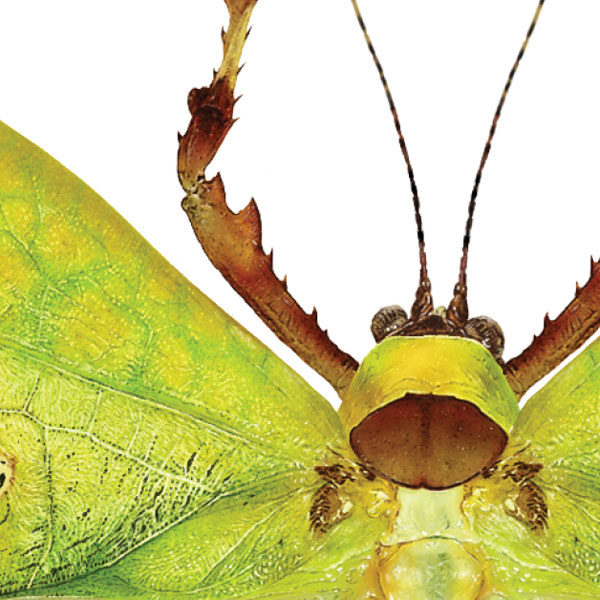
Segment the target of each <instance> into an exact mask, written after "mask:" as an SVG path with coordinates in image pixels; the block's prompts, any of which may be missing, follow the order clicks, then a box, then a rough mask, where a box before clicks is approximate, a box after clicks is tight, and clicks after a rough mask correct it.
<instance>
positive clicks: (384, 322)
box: [371, 304, 406, 343]
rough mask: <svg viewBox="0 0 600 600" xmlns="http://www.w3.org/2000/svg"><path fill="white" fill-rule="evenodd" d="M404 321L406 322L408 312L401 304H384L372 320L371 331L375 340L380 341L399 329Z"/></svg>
mask: <svg viewBox="0 0 600 600" xmlns="http://www.w3.org/2000/svg"><path fill="white" fill-rule="evenodd" d="M404 323H406V313H405V312H404V310H403V309H402V308H401V307H400V306H398V305H397V304H392V305H391V306H384V307H383V308H382V309H380V310H378V311H377V313H376V314H375V316H374V317H373V320H372V321H371V333H372V334H373V337H374V338H375V341H376V342H377V343H379V342H380V341H381V340H383V339H384V338H386V337H388V336H389V335H391V334H392V333H394V332H395V331H397V330H398V329H399V328H400V327H402V325H404Z"/></svg>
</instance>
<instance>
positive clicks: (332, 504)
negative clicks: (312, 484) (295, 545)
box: [309, 461, 375, 535]
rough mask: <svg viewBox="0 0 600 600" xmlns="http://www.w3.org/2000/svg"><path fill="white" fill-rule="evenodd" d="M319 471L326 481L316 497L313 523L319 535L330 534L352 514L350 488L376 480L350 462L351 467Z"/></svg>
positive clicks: (319, 468) (311, 514)
mask: <svg viewBox="0 0 600 600" xmlns="http://www.w3.org/2000/svg"><path fill="white" fill-rule="evenodd" d="M315 471H316V472H317V473H318V474H319V476H320V477H321V478H322V479H323V480H324V484H323V485H322V486H321V487H320V488H319V489H318V490H317V492H316V493H315V495H314V496H313V501H312V504H311V507H310V510H309V522H310V529H311V531H312V532H313V533H315V534H318V535H319V534H323V533H326V532H327V531H329V530H330V529H331V528H332V527H333V526H334V525H335V524H336V523H339V522H340V521H343V520H344V519H346V518H347V517H348V516H349V515H350V513H351V512H352V502H351V501H350V499H349V495H348V494H347V489H346V488H347V484H349V483H354V482H359V481H360V480H363V481H373V480H374V479H375V477H374V476H373V474H372V473H370V472H369V471H367V469H365V468H364V467H363V466H362V465H361V464H355V463H351V462H350V461H347V464H340V463H335V464H332V465H318V466H316V467H315Z"/></svg>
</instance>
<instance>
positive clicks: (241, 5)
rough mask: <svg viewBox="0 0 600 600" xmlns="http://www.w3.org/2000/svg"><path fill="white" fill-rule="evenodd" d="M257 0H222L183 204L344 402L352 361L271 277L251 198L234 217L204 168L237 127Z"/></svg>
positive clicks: (197, 99)
mask: <svg viewBox="0 0 600 600" xmlns="http://www.w3.org/2000/svg"><path fill="white" fill-rule="evenodd" d="M256 1H257V0H225V2H226V4H227V7H228V9H229V17H230V18H229V28H228V30H227V32H223V62H222V64H221V67H220V68H219V70H218V71H217V72H216V73H215V74H214V77H213V81H212V83H211V85H210V87H207V88H206V87H205V88H202V89H199V90H198V89H195V90H192V91H191V92H190V95H189V97H188V105H189V109H190V112H191V114H192V119H191V121H190V124H189V126H188V130H187V131H186V133H185V135H184V136H183V137H181V139H180V144H179V156H178V171H179V180H180V182H181V185H182V187H183V189H184V190H185V192H186V197H185V199H184V201H183V203H182V206H183V208H184V210H185V212H186V213H187V215H188V217H189V219H190V223H191V224H192V227H193V229H194V232H195V234H196V237H197V238H198V241H199V242H200V243H201V244H202V247H203V249H204V251H205V252H206V254H207V256H208V258H209V259H210V261H211V262H212V263H213V265H214V266H215V267H216V268H217V269H218V270H219V271H220V272H221V274H222V275H223V276H224V277H225V279H226V280H227V281H228V282H229V283H230V285H231V286H232V287H233V288H234V289H235V290H236V292H238V294H240V295H241V296H242V298H244V300H245V301H246V302H247V303H248V304H249V305H250V306H251V307H252V309H253V310H254V312H255V313H256V314H257V315H258V316H259V317H260V318H261V319H262V320H263V321H264V322H265V323H266V324H267V325H268V326H269V328H270V329H271V330H272V331H273V332H274V333H275V334H276V335H277V337H279V339H281V340H282V341H283V342H284V343H285V344H287V345H288V346H289V347H290V348H292V350H294V351H295V352H296V354H298V355H299V356H300V358H302V359H303V360H304V361H305V362H306V363H307V364H308V365H310V366H311V367H312V368H313V369H315V371H317V372H318V373H319V374H321V375H322V376H323V377H324V378H325V379H326V380H327V381H329V383H331V385H332V386H333V387H334V388H335V390H336V391H337V392H338V394H339V395H340V396H342V397H343V394H344V391H345V389H346V388H347V387H348V385H349V384H350V381H351V379H352V377H353V375H354V371H355V370H356V368H357V367H358V364H357V362H356V361H355V360H354V359H353V358H352V357H351V356H350V355H348V354H346V353H345V352H342V351H341V350H340V349H339V348H338V347H337V346H336V345H335V344H334V343H333V342H332V341H331V340H330V339H329V337H328V335H327V333H326V332H325V331H323V330H322V329H321V328H320V327H319V325H318V324H317V313H316V310H313V312H312V314H310V315H309V314H307V313H305V312H304V311H303V310H302V308H301V307H300V305H299V304H298V303H297V302H296V301H295V300H294V298H292V296H291V295H290V293H289V292H288V290H287V285H286V282H285V278H284V280H283V281H281V280H279V279H278V278H277V276H276V275H275V274H274V272H273V257H272V253H270V254H268V255H267V254H265V252H264V251H263V248H262V232H261V221H260V214H259V212H258V208H257V206H256V204H255V202H254V200H252V201H251V202H250V203H249V204H248V206H246V208H244V209H243V210H242V211H240V212H239V213H237V214H236V213H234V212H232V211H231V210H230V209H229V207H228V206H227V202H226V199H225V188H224V185H223V181H222V179H221V176H220V175H219V174H217V175H216V177H214V178H213V179H211V180H207V179H206V178H205V170H206V167H207V166H208V164H209V163H210V162H211V160H212V159H213V157H214V156H215V154H216V152H217V150H218V149H219V147H220V145H221V143H222V142H223V140H224V139H225V136H226V135H227V132H228V131H229V129H230V128H231V126H232V125H233V123H234V119H233V106H234V104H235V100H234V96H233V92H234V88H235V81H236V78H237V73H238V71H239V69H238V64H239V59H240V56H241V52H242V48H243V45H244V42H245V39H246V36H247V30H248V22H249V19H250V13H251V12H252V9H253V8H254V5H255V4H256Z"/></svg>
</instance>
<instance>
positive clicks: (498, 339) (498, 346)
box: [465, 317, 504, 360]
mask: <svg viewBox="0 0 600 600" xmlns="http://www.w3.org/2000/svg"><path fill="white" fill-rule="evenodd" d="M465 332H466V334H467V336H468V337H470V338H471V339H474V340H477V341H478V342H480V343H481V344H482V345H483V346H485V347H486V348H487V349H488V350H489V351H490V352H491V353H492V356H493V357H494V358H495V359H496V360H501V359H502V353H503V352H504V333H503V332H502V328H501V327H500V325H498V323H497V322H496V321H494V319H492V318H490V317H474V318H473V319H469V320H468V321H467V323H466V325H465Z"/></svg>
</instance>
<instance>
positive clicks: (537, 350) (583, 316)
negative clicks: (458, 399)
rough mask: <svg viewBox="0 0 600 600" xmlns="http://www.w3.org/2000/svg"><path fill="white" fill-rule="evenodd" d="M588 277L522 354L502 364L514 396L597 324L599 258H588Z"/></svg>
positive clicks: (599, 319)
mask: <svg viewBox="0 0 600 600" xmlns="http://www.w3.org/2000/svg"><path fill="white" fill-rule="evenodd" d="M590 271H591V273H590V278H589V280H588V282H587V283H586V284H585V285H584V286H583V287H581V288H580V287H579V285H578V286H577V289H576V291H575V298H574V299H573V300H572V301H571V303H570V304H569V305H568V306H567V307H566V308H565V309H564V310H563V311H562V312H561V313H560V315H558V317H557V318H556V319H550V318H549V316H548V314H546V316H545V318H544V329H543V330H542V333H541V334H540V335H539V336H534V338H533V342H532V343H531V344H530V345H529V346H528V347H527V348H526V349H525V350H523V352H521V354H519V355H518V356H516V357H515V358H512V359H511V360H509V361H508V362H507V363H506V364H505V365H504V374H505V375H506V378H507V379H508V383H509V384H510V387H511V388H512V389H513V391H514V392H515V395H516V396H517V398H521V396H523V394H524V393H525V392H526V391H527V390H528V389H529V388H530V387H531V386H532V385H533V384H534V383H536V382H537V381H539V380H540V379H541V378H542V377H544V376H545V375H547V374H548V373H550V371H552V369H554V368H555V367H557V366H558V365H559V364H560V363H561V362H562V361H563V360H564V359H565V358H567V357H568V356H569V355H570V354H571V353H572V352H574V351H575V350H577V348H579V347H580V346H581V345H582V344H583V343H584V342H585V341H586V340H587V339H588V338H589V337H590V336H591V335H592V334H593V333H594V332H595V331H596V330H597V329H598V327H600V260H599V261H598V262H595V261H594V260H593V259H592V261H591V269H590Z"/></svg>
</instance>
